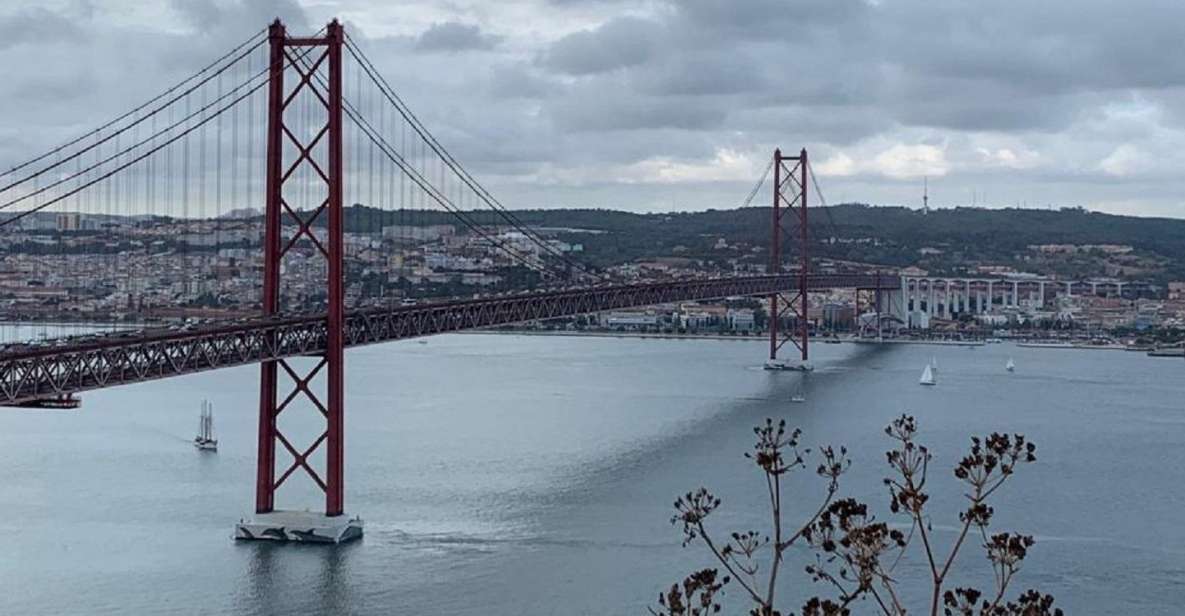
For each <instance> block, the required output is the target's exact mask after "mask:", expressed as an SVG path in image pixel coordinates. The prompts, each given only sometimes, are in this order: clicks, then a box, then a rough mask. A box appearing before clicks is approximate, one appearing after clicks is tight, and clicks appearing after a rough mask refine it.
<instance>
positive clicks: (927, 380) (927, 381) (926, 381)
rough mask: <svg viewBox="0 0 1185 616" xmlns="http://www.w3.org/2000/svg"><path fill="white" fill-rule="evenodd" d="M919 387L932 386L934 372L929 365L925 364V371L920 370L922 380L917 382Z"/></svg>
mask: <svg viewBox="0 0 1185 616" xmlns="http://www.w3.org/2000/svg"><path fill="white" fill-rule="evenodd" d="M918 383H919V384H921V385H934V384H935V381H934V370H932V369H931V368H930V364H926V369H925V370H922V378H921V379H920V380H918Z"/></svg>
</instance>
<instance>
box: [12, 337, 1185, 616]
mask: <svg viewBox="0 0 1185 616" xmlns="http://www.w3.org/2000/svg"><path fill="white" fill-rule="evenodd" d="M764 350H765V347H764V346H763V345H762V344H760V343H757V342H752V341H716V340H641V339H613V338H578V337H550V336H548V337H544V336H516V335H485V334H475V335H451V336H439V337H434V338H431V339H429V340H428V342H427V344H419V343H417V342H415V341H404V342H398V343H391V344H386V345H381V346H374V347H367V348H363V349H356V350H352V351H350V352H349V353H348V354H347V381H348V389H347V422H348V425H347V437H346V438H347V458H346V464H347V484H346V501H347V511H348V512H350V513H353V514H358V515H361V516H362V517H363V518H364V519H365V521H366V529H365V537H364V539H363V540H362V541H361V542H356V543H353V544H349V545H344V546H337V547H327V546H300V545H275V544H268V543H242V542H240V543H236V542H235V541H233V540H232V539H230V535H231V529H232V526H233V523H234V522H235V521H237V520H238V518H239V517H240V516H242V515H245V514H246V513H247V512H248V511H249V510H250V507H251V506H252V503H253V496H252V489H253V477H254V448H255V428H256V426H255V421H256V418H255V404H256V396H257V395H258V394H257V388H258V385H257V378H258V376H257V375H258V368H256V367H246V368H234V369H228V370H222V371H217V372H211V373H206V374H201V375H194V376H190V377H185V378H180V379H172V380H168V381H161V382H153V383H144V384H140V385H135V386H128V387H121V388H116V389H111V390H106V391H97V392H90V393H86V394H84V396H83V398H84V404H83V407H82V408H81V409H80V410H78V411H25V410H3V411H0V510H2V511H3V514H2V515H0V531H2V532H3V537H4V541H3V547H0V614H133V613H145V614H147V613H167V614H312V613H334V614H450V615H457V614H475V615H476V614H483V615H490V614H495V615H501V614H504V615H517V614H560V613H563V614H641V613H645V606H646V605H647V604H649V603H651V602H652V601H653V600H654V598H655V597H656V596H657V593H658V592H659V590H660V589H661V588H663V587H664V585H667V584H670V583H671V582H672V581H675V580H676V579H679V578H681V576H682V575H683V574H685V573H687V572H689V571H691V570H692V569H694V568H698V567H701V566H704V565H708V564H710V561H709V560H708V558H707V555H706V553H705V552H704V551H703V548H702V547H699V546H691V547H688V548H682V547H680V536H679V532H678V529H676V528H674V527H672V526H671V525H670V523H669V518H670V514H671V511H672V510H671V503H672V501H673V500H674V497H675V495H677V494H680V493H682V492H684V491H686V490H689V489H692V488H695V487H698V486H699V485H701V484H702V485H707V486H708V487H710V488H711V489H712V490H713V491H714V492H716V493H717V494H718V495H719V496H721V497H722V499H723V501H724V503H723V506H722V507H721V509H720V510H719V512H718V513H717V514H714V515H713V522H715V523H716V527H717V528H720V529H721V531H722V532H723V531H726V530H733V529H736V530H744V529H748V528H764V527H765V526H763V524H765V521H766V512H765V510H764V509H763V508H762V504H761V499H762V497H763V496H762V495H763V483H762V482H761V478H760V476H759V475H758V474H757V473H756V471H755V470H754V469H753V468H752V467H751V466H750V465H749V463H748V462H747V461H746V460H745V458H744V457H743V455H742V454H743V453H744V452H745V451H746V450H747V449H748V448H749V447H750V446H751V439H752V432H751V427H752V426H753V425H755V424H756V423H757V422H759V421H761V420H763V419H764V418H765V417H775V418H786V419H787V421H788V422H789V423H790V424H791V425H793V426H799V427H801V428H802V429H803V430H804V432H805V436H804V440H805V443H806V444H808V445H815V444H821V443H834V444H845V445H847V447H848V449H849V451H850V452H851V457H852V460H853V469H852V471H851V472H850V473H849V474H848V475H847V476H846V477H845V478H844V483H843V486H842V488H841V489H842V491H843V493H844V494H846V495H852V496H855V497H857V498H860V499H863V500H866V501H867V502H869V503H870V504H871V505H872V507H873V510H874V511H877V512H879V515H880V517H882V518H883V519H886V520H889V521H892V522H902V520H901V519H899V518H896V517H894V516H892V515H891V514H890V513H889V512H888V507H887V504H888V497H887V495H886V494H885V492H884V488H883V486H882V485H881V478H883V477H884V476H885V474H886V473H885V471H886V467H885V463H884V454H883V452H884V450H885V449H886V448H887V447H888V445H889V443H888V441H887V438H886V437H885V436H884V435H883V433H882V432H881V429H882V428H883V427H884V425H885V424H887V423H888V422H889V421H890V420H891V419H892V418H893V417H895V416H896V415H898V414H900V413H902V412H909V413H912V414H913V415H915V416H916V417H917V418H918V420H919V422H920V424H921V428H922V440H923V441H924V442H925V443H926V444H928V445H929V446H930V447H931V449H932V451H933V452H934V455H935V462H934V468H935V472H934V476H933V480H932V483H933V485H932V491H933V494H934V496H933V500H934V509H933V519H932V523H933V526H934V529H935V537H936V542H938V543H939V544H941V545H943V546H945V545H949V543H950V542H951V541H952V540H953V536H954V526H955V524H957V510H958V508H959V507H960V506H961V502H960V498H961V497H960V496H959V495H960V494H961V491H960V489H959V484H957V483H956V482H955V480H954V479H953V477H952V476H951V474H950V470H949V469H950V468H952V467H953V465H954V463H955V461H956V460H957V458H958V457H959V456H960V454H961V452H962V451H963V450H965V448H966V445H967V439H968V437H969V436H970V435H972V434H983V433H986V432H990V431H993V430H1007V431H1010V432H1022V433H1024V434H1025V435H1027V436H1028V437H1029V438H1030V439H1031V440H1033V441H1034V442H1036V443H1037V446H1038V449H1037V455H1038V461H1037V462H1036V463H1035V464H1032V465H1029V466H1026V467H1024V468H1022V469H1021V471H1020V472H1019V473H1018V474H1017V475H1016V476H1015V477H1014V478H1013V479H1012V480H1010V483H1009V484H1007V485H1006V486H1005V487H1004V488H1003V489H1002V491H1001V492H1000V493H999V496H998V497H996V498H994V499H993V502H992V504H993V506H994V507H995V508H996V511H997V516H996V520H995V523H994V525H993V529H994V530H997V531H999V530H1013V531H1018V532H1023V533H1026V534H1032V535H1035V536H1036V538H1037V545H1036V546H1035V547H1034V549H1033V550H1032V551H1031V553H1030V557H1029V559H1028V560H1027V561H1026V562H1025V565H1024V568H1023V570H1022V572H1021V573H1020V574H1019V577H1018V579H1017V581H1016V582H1015V584H1016V585H1015V591H1016V592H1019V591H1020V590H1022V589H1024V588H1029V587H1036V588H1040V589H1042V590H1043V591H1046V592H1050V593H1052V594H1054V595H1055V596H1056V597H1057V601H1058V604H1059V605H1061V606H1062V607H1063V608H1065V609H1066V610H1067V613H1069V614H1134V613H1139V614H1166V615H1167V614H1180V613H1181V609H1182V608H1181V606H1182V605H1185V524H1182V523H1181V521H1182V520H1183V519H1185V488H1183V487H1182V484H1183V479H1185V402H1183V400H1185V382H1183V380H1182V378H1181V375H1182V373H1183V371H1185V362H1181V361H1174V360H1168V359H1156V358H1149V357H1146V356H1144V355H1143V354H1138V353H1124V352H1114V351H1076V350H1056V349H1026V348H1017V347H1014V346H1012V345H1007V344H998V345H988V346H985V347H979V348H956V347H932V346H906V345H892V346H882V347H873V346H857V345H850V344H844V345H817V346H815V347H813V352H814V355H815V357H814V360H815V363H816V365H817V370H816V371H815V372H814V373H813V374H810V375H809V376H807V377H805V379H804V377H803V376H802V375H799V374H791V373H770V372H766V371H764V370H761V369H760V364H761V360H762V354H763V352H764ZM1010 356H1011V357H1013V358H1015V361H1016V364H1017V370H1016V372H1015V373H1008V372H1006V371H1005V370H1004V364H1005V362H1006V360H1007V359H1008V357H1010ZM932 357H933V359H935V360H937V363H938V365H939V371H938V380H939V383H938V386H937V387H932V388H927V387H920V386H918V384H917V380H918V375H919V373H920V372H921V369H922V367H923V366H924V364H925V363H926V362H927V361H928V360H930V359H931V358H932ZM800 387H801V388H804V391H805V392H806V397H807V401H806V403H803V404H792V403H790V402H789V399H790V397H791V395H792V394H793V393H795V392H796V391H798V390H799V389H800ZM203 399H208V400H210V401H211V402H212V403H213V404H214V412H215V418H216V425H215V427H216V430H217V432H218V437H219V439H220V450H219V451H218V452H217V454H203V453H199V452H197V451H195V450H194V449H193V447H192V446H191V445H190V444H189V442H188V441H189V440H190V439H191V438H192V437H193V434H194V432H195V430H196V428H197V418H198V411H199V408H200V404H201V401H202V400H203ZM281 428H282V429H283V430H285V431H286V432H287V433H289V434H291V435H293V437H294V440H298V441H301V442H308V439H309V438H311V437H315V435H316V421H315V412H313V411H311V409H310V408H309V407H307V406H303V407H293V408H292V409H289V410H285V412H284V414H283V415H282V416H281ZM298 446H299V445H298ZM821 488H822V484H821V483H820V481H819V480H818V479H816V478H814V477H811V476H810V474H809V473H807V474H801V476H795V477H792V478H791V479H790V480H789V482H788V490H789V492H790V497H789V500H790V502H791V505H790V507H789V508H790V509H791V511H790V512H789V515H790V516H791V517H793V516H802V515H805V512H807V511H808V510H810V509H811V508H813V507H814V506H816V504H817V502H818V499H819V498H820V497H821V496H822V492H821ZM313 490H314V488H313V487H312V484H311V483H310V482H309V481H307V480H303V479H294V480H293V481H291V482H290V483H288V484H286V485H285V486H284V487H283V488H282V491H281V493H280V499H279V501H280V502H279V504H280V505H281V506H285V505H287V506H288V507H290V508H296V507H301V508H303V507H311V508H316V507H318V506H319V503H320V501H319V500H317V498H316V495H315V493H314V491H313ZM970 547H971V548H975V547H976V546H974V545H972V546H970ZM805 557H806V555H805V554H804V553H797V554H796V555H795V558H797V559H799V560H801V559H802V558H805ZM800 564H801V563H800V562H793V563H791V565H789V566H788V572H787V573H786V574H784V575H783V576H782V579H783V584H782V585H781V589H780V592H781V593H783V594H784V596H786V597H787V598H788V599H789V601H788V602H787V603H786V605H785V607H784V611H789V610H791V609H793V610H797V608H798V606H799V605H801V601H802V599H803V598H804V597H806V596H809V594H810V593H815V592H825V591H826V589H824V588H822V587H815V586H813V585H812V583H811V582H810V580H809V578H807V577H806V575H805V574H803V573H801V570H800V568H799V566H800ZM900 571H901V576H902V577H903V578H904V579H905V581H906V583H907V587H908V588H911V589H913V590H909V591H907V592H906V596H907V598H908V599H909V600H910V601H911V603H912V604H913V605H915V606H917V607H915V611H917V612H920V611H921V610H920V607H921V601H922V594H923V593H922V592H921V587H920V586H918V585H917V584H916V583H913V582H916V581H918V580H919V579H920V578H919V576H920V575H921V573H922V569H921V565H920V563H919V561H918V559H917V554H916V553H915V554H913V556H912V557H911V558H910V559H908V560H906V561H905V562H904V563H903V564H902V565H901V568H900ZM991 579H992V578H991V572H990V569H989V568H988V566H987V562H986V560H985V559H984V558H983V556H982V552H981V551H975V550H973V549H969V550H967V551H966V552H965V553H964V554H963V557H962V559H961V560H960V561H959V565H958V567H957V568H956V581H957V583H959V584H966V583H973V584H976V585H979V586H980V587H985V588H986V587H989V586H990V585H991ZM1009 594H1015V592H1011V593H1009ZM727 596H728V597H730V598H731V599H733V600H734V602H732V603H728V608H729V609H727V610H726V612H727V613H743V611H744V610H742V609H741V608H742V604H740V603H739V602H735V600H736V599H739V596H738V595H737V594H736V592H729V593H728V595H727ZM855 613H858V614H863V613H873V610H872V606H871V605H869V604H858V605H857V606H856V610H855Z"/></svg>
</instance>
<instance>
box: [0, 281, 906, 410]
mask: <svg viewBox="0 0 1185 616" xmlns="http://www.w3.org/2000/svg"><path fill="white" fill-rule="evenodd" d="M797 283H798V277H797V275H793V274H787V275H766V276H743V277H728V278H704V279H693V280H677V281H668V282H654V283H642V284H631V285H606V286H595V287H582V288H577V289H567V290H560V291H548V292H540V293H520V294H513V295H507V296H501V297H492V298H484V299H471V300H457V301H448V302H438V303H431V304H423V305H416V306H403V307H398V308H390V309H385V308H384V309H367V310H355V311H351V312H349V313H347V315H346V326H345V330H346V346H360V345H364V344H375V343H379V342H387V341H392V340H401V339H404V338H415V337H420V336H428V335H432V334H440V333H445V332H455V331H461V330H467V329H478V328H483V327H491V326H496V325H506V324H512V323H520V322H524V321H533V320H538V319H549V318H555V317H562V316H570V315H576V314H586V313H592V312H601V311H605V310H616V309H620V308H630V307H637V306H648V305H654V304H663V303H669V302H678V301H691V300H704V299H716V298H721V297H732V296H759V295H768V294H770V293H774V292H779V291H785V290H787V289H791V288H794V287H796V286H797ZM808 287H809V288H810V289H815V290H822V289H831V288H859V289H873V288H878V287H879V288H880V289H884V290H893V289H900V288H901V280H900V278H898V277H896V276H876V275H865V274H812V275H810V276H809V277H808ZM325 335H326V327H325V317H324V315H306V316H291V317H282V318H262V317H261V318H258V319H251V320H248V321H247V322H239V323H235V324H230V325H214V326H209V327H203V328H199V329H195V330H190V331H171V330H144V331H141V332H134V333H129V334H123V335H113V336H108V337H107V338H104V339H102V340H98V341H90V342H85V343H79V344H76V345H66V346H55V347H50V348H36V349H22V350H20V351H16V352H10V353H3V354H0V405H27V404H30V403H34V402H38V401H46V402H48V403H50V404H52V403H54V402H55V401H59V402H60V399H61V398H63V397H65V396H68V395H69V394H73V393H77V392H80V391H86V390H91V389H101V388H105V387H114V386H117V385H124V384H129V383H138V382H142V381H149V380H154V379H163V378H170V377H175V376H181V375H184V374H191V373H195V372H202V371H205V370H214V369H217V368H226V367H230V366H240V365H244V364H251V363H258V362H264V361H271V360H276V359H281V358H286V357H295V356H300V355H316V354H318V353H320V352H322V351H323V350H324V349H325Z"/></svg>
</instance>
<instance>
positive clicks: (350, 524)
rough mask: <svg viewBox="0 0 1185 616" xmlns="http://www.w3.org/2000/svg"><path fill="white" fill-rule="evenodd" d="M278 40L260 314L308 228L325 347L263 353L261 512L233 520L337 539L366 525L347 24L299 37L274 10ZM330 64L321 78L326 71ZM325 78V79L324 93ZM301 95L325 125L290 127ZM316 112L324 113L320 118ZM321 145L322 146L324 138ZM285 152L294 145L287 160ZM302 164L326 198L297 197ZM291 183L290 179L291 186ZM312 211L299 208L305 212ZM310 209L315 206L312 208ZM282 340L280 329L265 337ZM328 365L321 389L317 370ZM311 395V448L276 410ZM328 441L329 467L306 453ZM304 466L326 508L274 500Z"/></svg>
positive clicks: (274, 296)
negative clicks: (350, 464)
mask: <svg viewBox="0 0 1185 616" xmlns="http://www.w3.org/2000/svg"><path fill="white" fill-rule="evenodd" d="M268 38H269V41H270V44H271V63H270V68H269V72H270V83H269V93H268V124H267V185H266V189H265V190H266V211H265V213H264V227H265V229H264V273H263V298H262V304H263V315H264V316H265V317H268V316H273V315H278V314H280V312H281V293H280V290H281V285H280V275H281V273H282V271H283V269H282V268H281V263H282V261H283V259H284V255H285V254H287V253H288V251H289V250H291V249H292V247H293V246H294V245H295V244H296V243H297V241H298V240H300V239H301V238H302V237H304V238H307V239H308V240H309V241H310V242H311V243H312V244H313V245H314V246H315V247H316V252H318V253H319V254H320V255H321V256H322V257H324V258H325V260H326V264H327V267H326V270H327V271H328V280H327V281H326V282H327V294H326V295H327V303H328V305H327V307H326V313H327V315H328V316H327V318H326V321H325V333H324V335H325V352H324V354H323V355H321V356H320V357H319V360H318V361H317V362H316V363H315V364H313V367H312V368H311V369H309V370H305V371H302V370H300V366H299V365H295V363H294V362H289V361H287V360H284V359H277V360H271V361H265V362H263V364H262V366H261V371H260V388H259V444H258V447H259V458H258V468H257V472H256V482H255V514H256V515H255V517H254V518H253V519H252V520H250V521H244V522H242V523H240V524H239V525H238V526H237V527H236V530H235V537H236V538H239V539H276V540H293V541H318V542H330V543H337V542H341V541H347V540H349V539H354V538H357V537H360V536H361V535H362V523H361V520H359V519H357V518H354V519H349V518H348V517H347V516H345V515H343V507H344V500H345V498H344V485H343V477H344V469H343V466H344V458H345V443H344V430H343V419H344V417H343V406H344V397H343V393H344V389H345V383H344V366H343V363H344V353H343V349H344V347H345V339H344V337H343V333H344V332H343V330H344V317H345V300H344V293H343V288H342V287H343V282H344V281H343V269H342V255H343V251H344V246H343V229H342V224H343V223H342V45H343V42H344V39H345V33H344V31H343V30H342V26H341V24H339V23H338V22H337V20H334V21H333V22H332V23H330V24H329V26H328V27H327V28H326V30H325V36H323V37H315V38H298V37H290V36H288V33H287V31H286V30H285V28H284V25H283V24H281V23H280V21H279V20H276V22H275V23H273V24H272V25H271V28H270V30H269V37H268ZM322 67H324V68H325V72H326V78H325V80H324V81H323V80H322V78H321V77H320V75H319V71H320V70H321V69H322ZM286 73H289V74H292V75H293V76H295V77H296V83H295V84H294V85H293V86H292V87H291V88H286V87H285V80H284V77H285V74H286ZM321 88H324V90H325V92H324V93H323V92H322V90H321ZM298 96H304V97H309V96H312V97H314V98H315V99H316V100H317V101H319V103H320V104H319V106H318V105H317V104H316V103H313V106H315V107H317V108H318V109H321V108H323V112H320V113H316V114H312V115H314V116H317V115H319V116H320V117H322V118H323V119H324V123H323V125H320V128H319V129H318V128H317V127H316V126H314V127H311V128H307V129H306V130H304V131H302V130H299V129H296V128H291V127H290V125H289V123H288V121H287V119H286V118H288V117H289V116H295V115H296V114H297V108H296V107H297V106H296V105H293V104H292V103H293V101H294V100H296V99H297V98H298ZM314 121H317V120H314ZM319 146H320V148H321V149H320V150H318V147H319ZM285 152H287V153H288V154H289V156H288V158H290V159H291V160H285V158H286V157H285ZM302 165H308V166H309V167H311V168H312V173H311V174H310V175H311V177H312V178H314V180H317V179H319V180H320V183H323V184H324V186H325V191H324V198H323V199H321V200H320V201H319V204H315V203H314V204H301V205H295V203H296V201H295V199H296V196H297V195H298V192H297V190H296V188H297V182H296V181H295V179H294V177H293V176H294V172H295V171H297V170H298V169H299V168H300V167H301V166H302ZM286 187H291V189H290V190H288V191H286V190H285V188H286ZM302 210H304V211H305V214H304V216H303V217H302V216H301V214H300V213H299V212H301V211H302ZM308 210H311V211H308ZM285 216H291V217H292V219H294V220H295V222H296V223H297V231H296V233H295V234H293V236H292V237H287V238H286V237H283V225H282V224H281V221H282V219H283V218H284V217H285ZM322 216H324V217H325V219H326V226H327V234H326V240H325V241H324V242H322V241H321V240H319V239H318V238H317V237H316V235H314V233H313V230H312V229H313V223H314V221H316V220H317V219H318V218H320V217H322ZM268 343H269V344H272V345H275V344H276V343H277V341H276V339H275V337H274V334H273V335H272V337H271V338H270V339H269V341H268ZM280 370H283V371H284V373H285V374H287V375H288V377H290V378H291V379H292V381H293V382H294V383H295V385H294V387H293V389H292V390H291V391H289V392H287V394H286V395H285V397H284V398H283V399H282V400H280V399H279V396H278V394H279V390H278V376H279V371H280ZM322 372H324V374H325V379H324V381H325V387H324V390H325V391H323V392H316V391H314V389H318V388H317V387H313V386H312V384H313V381H314V378H315V377H317V376H318V375H319V374H320V373H322ZM302 396H303V397H304V398H305V399H307V400H308V401H309V402H311V403H312V405H313V406H314V407H315V408H316V409H317V410H318V411H319V412H320V413H321V414H322V415H323V416H324V419H325V430H324V431H323V432H322V433H321V434H320V436H319V437H317V438H315V439H314V440H313V442H312V443H311V444H310V445H308V446H307V447H306V448H304V449H298V448H297V446H296V445H294V444H293V443H292V442H291V441H290V440H289V438H288V437H287V436H286V435H285V434H284V433H283V432H281V431H280V429H279V427H278V425H277V419H278V417H279V416H280V414H281V413H282V412H284V410H285V409H286V408H288V407H289V405H290V404H291V403H292V402H293V401H294V400H296V399H298V398H300V397H302ZM277 443H278V444H280V445H281V446H282V447H283V448H284V449H285V450H286V451H287V452H288V453H289V454H291V456H292V463H291V465H289V466H288V467H287V468H285V469H284V470H283V471H282V472H281V473H280V475H279V477H278V478H277V477H276V444H277ZM322 444H324V446H325V450H326V452H325V469H324V473H325V475H324V477H322V476H321V475H320V474H319V473H318V472H317V470H316V469H315V468H314V467H313V465H312V464H311V463H310V462H309V458H310V456H312V455H313V453H314V452H315V451H317V449H318V448H319V447H321V446H322ZM298 471H301V472H304V473H306V474H307V475H308V476H309V477H310V478H311V479H312V481H313V482H314V483H315V484H316V485H317V486H318V487H319V488H320V489H321V490H322V491H323V492H324V493H325V512H324V514H323V515H322V514H319V513H310V512H296V511H277V510H276V508H275V507H276V490H277V489H278V488H279V487H280V486H281V485H283V484H284V482H285V481H287V480H288V479H289V477H291V476H292V475H293V474H294V473H297V472H298Z"/></svg>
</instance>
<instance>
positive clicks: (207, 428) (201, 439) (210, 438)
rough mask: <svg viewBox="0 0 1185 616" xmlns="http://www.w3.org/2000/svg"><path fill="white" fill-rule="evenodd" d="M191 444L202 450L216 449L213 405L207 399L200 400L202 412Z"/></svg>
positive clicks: (216, 440)
mask: <svg viewBox="0 0 1185 616" xmlns="http://www.w3.org/2000/svg"><path fill="white" fill-rule="evenodd" d="M193 446H194V447H197V448H198V449H199V450H202V451H218V439H216V438H214V405H213V404H211V403H210V401H209V400H202V414H201V417H200V418H199V419H198V434H197V436H195V437H193Z"/></svg>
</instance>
